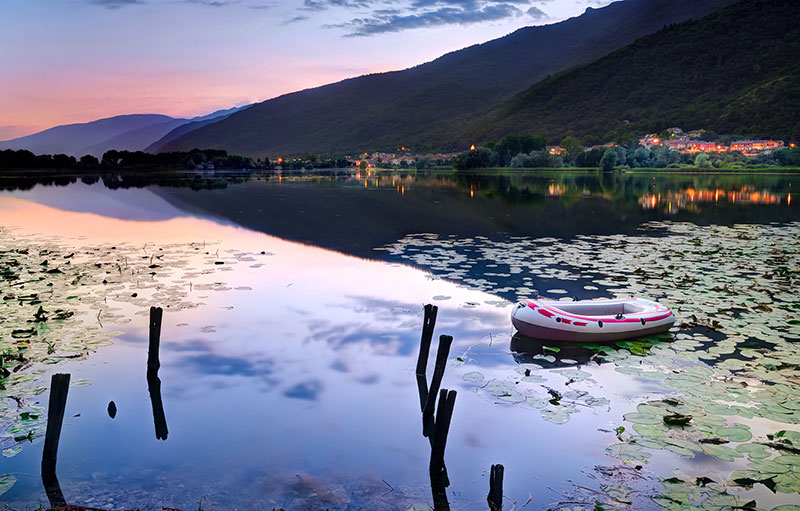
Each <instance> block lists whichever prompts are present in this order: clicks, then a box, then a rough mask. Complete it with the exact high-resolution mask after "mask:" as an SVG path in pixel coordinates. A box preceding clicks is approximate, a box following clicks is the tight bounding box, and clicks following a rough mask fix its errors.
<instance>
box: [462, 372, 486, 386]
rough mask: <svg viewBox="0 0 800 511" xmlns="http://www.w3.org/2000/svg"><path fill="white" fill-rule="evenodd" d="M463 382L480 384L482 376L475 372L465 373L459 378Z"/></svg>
mask: <svg viewBox="0 0 800 511" xmlns="http://www.w3.org/2000/svg"><path fill="white" fill-rule="evenodd" d="M461 378H462V379H463V380H464V381H469V382H474V383H480V382H482V381H483V375H482V374H481V373H479V372H477V371H473V372H471V373H467V374H465V375H464V376H462V377H461Z"/></svg>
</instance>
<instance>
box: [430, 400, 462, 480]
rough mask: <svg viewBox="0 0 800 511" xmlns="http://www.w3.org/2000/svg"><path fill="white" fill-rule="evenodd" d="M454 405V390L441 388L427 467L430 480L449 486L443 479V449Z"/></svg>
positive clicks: (444, 477)
mask: <svg viewBox="0 0 800 511" xmlns="http://www.w3.org/2000/svg"><path fill="white" fill-rule="evenodd" d="M455 405H456V391H455V390H447V389H442V390H441V391H440V392H439V405H438V407H437V410H436V421H435V424H436V425H435V432H434V435H433V446H432V447H431V460H430V465H429V469H430V472H431V481H433V482H437V483H441V484H442V485H443V486H445V487H447V486H450V481H447V480H445V479H446V477H447V475H446V473H445V472H444V451H445V448H446V447H447V434H448V433H449V432H450V419H452V417H453V408H454V407H455Z"/></svg>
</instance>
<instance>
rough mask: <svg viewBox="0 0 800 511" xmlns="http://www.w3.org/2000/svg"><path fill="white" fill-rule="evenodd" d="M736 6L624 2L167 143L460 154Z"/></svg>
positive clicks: (272, 103)
mask: <svg viewBox="0 0 800 511" xmlns="http://www.w3.org/2000/svg"><path fill="white" fill-rule="evenodd" d="M732 1H733V0H702V1H697V0H677V1H668V0H626V1H621V2H614V3H612V4H610V5H608V6H606V7H603V8H599V9H592V10H587V11H586V12H585V13H584V14H583V15H581V16H578V17H575V18H570V19H568V20H564V21H561V22H559V23H555V24H551V25H544V26H535V27H525V28H522V29H519V30H517V31H515V32H513V33H511V34H509V35H507V36H505V37H503V38H499V39H495V40H492V41H488V42H485V43H482V44H478V45H473V46H470V47H467V48H465V49H462V50H457V51H454V52H450V53H447V54H445V55H443V56H441V57H439V58H437V59H435V60H433V61H431V62H427V63H425V64H420V65H418V66H414V67H411V68H408V69H405V70H401V71H391V72H387V73H377V74H370V75H363V76H359V77H354V78H349V79H347V80H342V81H340V82H336V83H333V84H328V85H324V86H321V87H316V88H311V89H306V90H303V91H298V92H293V93H290V94H285V95H283V96H279V97H277V98H273V99H270V100H267V101H265V102H262V103H258V104H255V105H253V106H252V107H251V108H249V109H247V110H245V111H243V112H237V113H235V114H233V115H231V116H230V117H228V118H226V119H224V120H222V121H220V122H217V123H214V124H212V125H209V126H203V127H201V128H199V129H197V130H194V131H192V132H191V133H189V134H186V135H182V136H181V137H179V138H177V139H176V140H173V141H171V142H169V143H167V144H166V145H164V146H163V147H162V148H161V150H165V151H171V150H186V149H187V148H189V149H191V148H193V147H208V148H215V149H226V150H228V151H230V152H233V153H236V154H243V155H247V156H277V155H281V154H283V155H291V154H301V153H308V152H311V153H329V154H334V153H339V154H341V153H343V152H351V153H352V152H357V151H361V150H381V149H382V150H390V149H393V148H395V147H396V146H397V145H405V146H410V147H412V148H414V149H415V150H425V149H433V148H438V149H442V148H448V149H453V148H455V144H453V141H452V126H453V125H460V124H462V123H463V122H464V120H468V119H469V118H470V117H473V116H476V115H480V114H481V113H482V112H483V111H485V110H486V109H489V108H491V107H493V106H494V105H495V104H496V103H497V102H498V101H500V100H503V99H505V98H509V97H512V96H513V95H514V94H516V93H519V92H521V91H522V90H524V89H525V88H526V87H528V86H530V85H532V84H534V83H536V82H538V81H540V80H541V79H544V78H546V77H547V76H548V75H552V74H555V73H557V72H560V71H563V70H564V69H568V68H570V67H574V66H576V65H580V64H585V63H588V62H591V61H594V60H595V59H597V58H600V57H602V56H604V55H606V54H608V53H609V52H611V51H614V50H616V49H619V48H621V47H623V46H624V45H625V44H628V43H630V42H633V41H634V40H636V39H638V38H639V37H641V36H642V35H646V34H649V33H652V32H655V31H656V30H658V29H660V28H661V27H663V26H664V25H665V24H670V23H674V22H677V21H683V20H685V19H689V18H692V17H695V16H700V15H703V14H706V13H708V12H711V11H713V10H716V9H718V8H720V7H722V6H725V5H728V4H730V3H732Z"/></svg>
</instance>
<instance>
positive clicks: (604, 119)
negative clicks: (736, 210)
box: [460, 0, 800, 141]
mask: <svg viewBox="0 0 800 511" xmlns="http://www.w3.org/2000/svg"><path fill="white" fill-rule="evenodd" d="M792 5H793V4H792V2H790V1H789V0H747V1H741V2H738V3H736V4H734V5H731V6H728V7H726V8H724V9H722V10H720V11H717V12H715V13H712V14H709V15H708V16H706V17H704V18H702V19H699V20H691V21H687V22H684V23H680V24H676V25H671V26H669V27H666V28H664V29H662V30H660V31H658V32H656V33H654V34H651V35H648V36H645V37H643V38H641V39H639V40H637V41H635V42H634V43H633V44H631V45H629V46H626V47H625V48H622V49H620V50H617V51H616V52H613V53H611V54H609V55H607V56H606V57H603V58H602V59H599V60H597V61H595V62H593V63H590V64H587V65H584V66H580V67H578V68H575V69H572V70H569V71H566V72H564V73H561V74H559V75H557V76H554V77H551V78H550V79H548V80H545V81H543V82H541V83H539V84H536V85H534V86H533V87H531V88H529V89H527V90H526V91H524V92H522V93H520V94H519V95H517V96H515V97H514V98H512V99H511V100H509V101H507V102H504V103H502V104H499V105H498V106H496V107H495V108H494V109H493V111H492V112H491V113H490V114H489V115H488V116H487V118H486V119H485V120H484V121H483V122H482V123H481V124H480V125H479V126H478V127H476V128H474V129H471V130H466V131H465V132H464V133H462V134H461V136H460V139H461V140H462V141H466V140H479V141H490V140H494V139H497V138H498V137H502V136H504V134H507V133H523V132H536V133H543V134H546V135H547V136H548V137H549V138H551V139H556V140H557V139H558V138H560V137H562V136H566V135H569V134H579V135H582V136H590V137H596V139H597V140H598V141H599V140H613V139H624V138H630V137H633V136H635V135H637V134H643V133H648V132H659V131H661V130H663V129H666V128H668V127H672V126H681V127H683V128H685V129H687V130H693V129H709V130H713V131H717V132H720V133H728V134H733V133H735V134H741V135H745V136H755V137H777V138H782V139H784V140H789V139H798V138H800V127H798V124H797V119H798V118H800V106H798V105H797V102H793V101H792V100H791V99H789V98H793V97H800V64H798V63H797V59H796V58H795V57H794V56H796V55H797V53H798V52H800V29H798V28H797V27H796V26H795V24H793V23H792V20H791V17H788V16H786V14H785V13H786V12H790V9H791V8H792ZM778 39H780V40H778ZM587 112H592V115H587Z"/></svg>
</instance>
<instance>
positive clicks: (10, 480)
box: [0, 474, 17, 495]
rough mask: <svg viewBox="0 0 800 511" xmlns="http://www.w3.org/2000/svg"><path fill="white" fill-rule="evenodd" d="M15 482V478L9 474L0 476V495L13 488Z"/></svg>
mask: <svg viewBox="0 0 800 511" xmlns="http://www.w3.org/2000/svg"><path fill="white" fill-rule="evenodd" d="M16 482H17V478H16V477H15V476H13V475H11V474H5V475H2V476H0V495H2V494H4V493H5V492H7V491H8V490H10V489H11V487H12V486H14V484H15V483H16Z"/></svg>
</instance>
